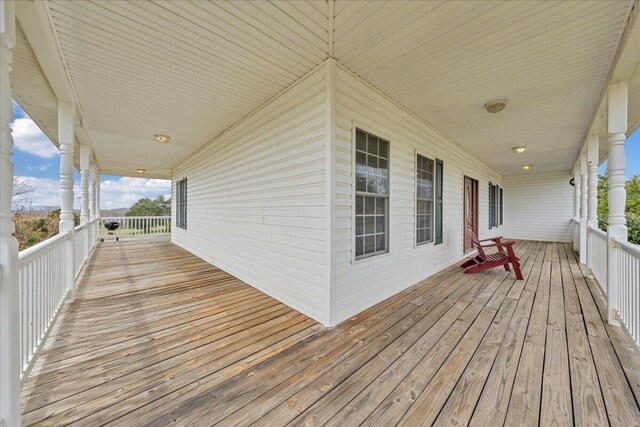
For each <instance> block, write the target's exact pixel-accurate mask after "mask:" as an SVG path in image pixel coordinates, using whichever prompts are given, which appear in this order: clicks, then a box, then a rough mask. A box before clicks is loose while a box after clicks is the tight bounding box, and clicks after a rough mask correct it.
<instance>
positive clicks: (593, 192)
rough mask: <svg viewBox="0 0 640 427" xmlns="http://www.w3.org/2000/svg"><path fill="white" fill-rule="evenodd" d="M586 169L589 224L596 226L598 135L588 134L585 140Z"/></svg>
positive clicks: (598, 159)
mask: <svg viewBox="0 0 640 427" xmlns="http://www.w3.org/2000/svg"><path fill="white" fill-rule="evenodd" d="M587 141H588V142H587V171H588V178H587V181H588V184H589V191H588V196H589V199H588V203H587V204H588V208H589V215H588V219H589V222H588V224H589V226H590V227H595V228H598V163H599V161H600V158H599V150H600V141H599V139H598V135H589V139H588V140H587Z"/></svg>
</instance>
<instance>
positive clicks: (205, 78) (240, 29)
mask: <svg viewBox="0 0 640 427" xmlns="http://www.w3.org/2000/svg"><path fill="white" fill-rule="evenodd" d="M48 8H49V12H50V16H51V20H52V22H53V26H54V29H55V32H56V36H57V39H58V42H59V45H60V48H61V50H62V54H63V57H64V60H65V63H66V66H67V67H68V71H69V75H70V78H71V81H72V84H73V87H74V88H75V90H76V93H77V96H78V101H79V104H80V107H81V109H82V111H83V114H84V117H85V120H86V123H85V125H86V127H87V128H88V131H89V136H90V138H91V141H92V143H93V145H94V150H95V153H96V157H97V159H98V162H99V165H100V167H101V169H102V170H103V171H108V170H114V171H115V170H118V171H122V170H135V169H137V168H145V169H147V170H164V169H167V170H170V169H171V168H172V167H174V166H176V165H177V164H178V163H179V162H180V161H181V160H182V159H184V158H185V157H187V156H188V155H189V154H191V153H192V152H193V151H195V150H196V149H198V148H200V147H201V146H202V145H204V144H205V143H206V142H207V141H209V140H211V139H212V138H213V137H215V136H216V135H218V134H220V133H221V132H222V131H224V130H225V129H227V128H229V127H230V126H232V125H233V124H235V123H237V122H238V121H239V120H240V119H242V118H243V117H244V116H246V115H248V114H249V113H250V112H251V111H253V110H255V109H256V108H258V107H259V106H260V105H262V104H264V103H265V102H267V101H268V100H269V99H271V98H273V97H274V96H275V95H277V94H278V93H280V92H281V91H282V90H284V89H285V88H286V87H287V86H289V85H290V84H292V83H293V82H295V81H296V80H298V79H299V78H301V77H302V76H303V75H305V74H306V73H308V72H309V71H310V70H312V69H313V68H315V67H316V66H317V65H318V64H320V63H321V62H322V61H323V60H324V59H325V58H326V56H327V49H328V47H327V39H328V37H327V30H328V27H327V13H326V10H327V7H326V3H325V4H324V7H322V5H316V4H309V3H303V2H277V3H275V4H272V3H268V2H260V1H257V2H202V1H193V2H190V1H181V2H168V1H154V2H108V1H95V2H88V1H82V2H73V1H67V0H60V1H51V2H49V3H48ZM156 133H162V134H167V135H170V136H171V137H172V139H171V142H170V143H169V144H167V145H159V144H157V143H155V142H154V140H153V135H154V134H156Z"/></svg>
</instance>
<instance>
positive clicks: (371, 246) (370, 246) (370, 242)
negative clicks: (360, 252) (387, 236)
mask: <svg viewBox="0 0 640 427" xmlns="http://www.w3.org/2000/svg"><path fill="white" fill-rule="evenodd" d="M375 250H376V236H366V237H365V241H364V252H365V253H367V254H370V253H372V252H375Z"/></svg>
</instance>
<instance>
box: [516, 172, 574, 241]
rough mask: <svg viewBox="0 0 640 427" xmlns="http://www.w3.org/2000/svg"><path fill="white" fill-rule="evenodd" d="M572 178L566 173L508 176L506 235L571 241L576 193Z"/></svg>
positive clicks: (529, 238)
mask: <svg viewBox="0 0 640 427" xmlns="http://www.w3.org/2000/svg"><path fill="white" fill-rule="evenodd" d="M570 179H571V176H569V175H568V174H565V173H556V174H544V175H526V176H508V177H505V178H504V217H505V227H504V228H505V231H504V233H505V235H506V236H508V237H511V238H514V239H527V240H542V241H549V242H571V241H572V239H573V235H572V229H571V223H570V221H571V218H572V217H573V213H574V211H573V201H574V195H573V187H572V186H571V184H569V180H570Z"/></svg>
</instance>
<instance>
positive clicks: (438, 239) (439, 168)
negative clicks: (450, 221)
mask: <svg viewBox="0 0 640 427" xmlns="http://www.w3.org/2000/svg"><path fill="white" fill-rule="evenodd" d="M443 170H444V164H443V163H442V160H437V159H436V236H435V244H436V245H439V244H441V243H442V198H443V197H442V196H443V185H442V183H443V181H442V179H443V176H444V174H443Z"/></svg>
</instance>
